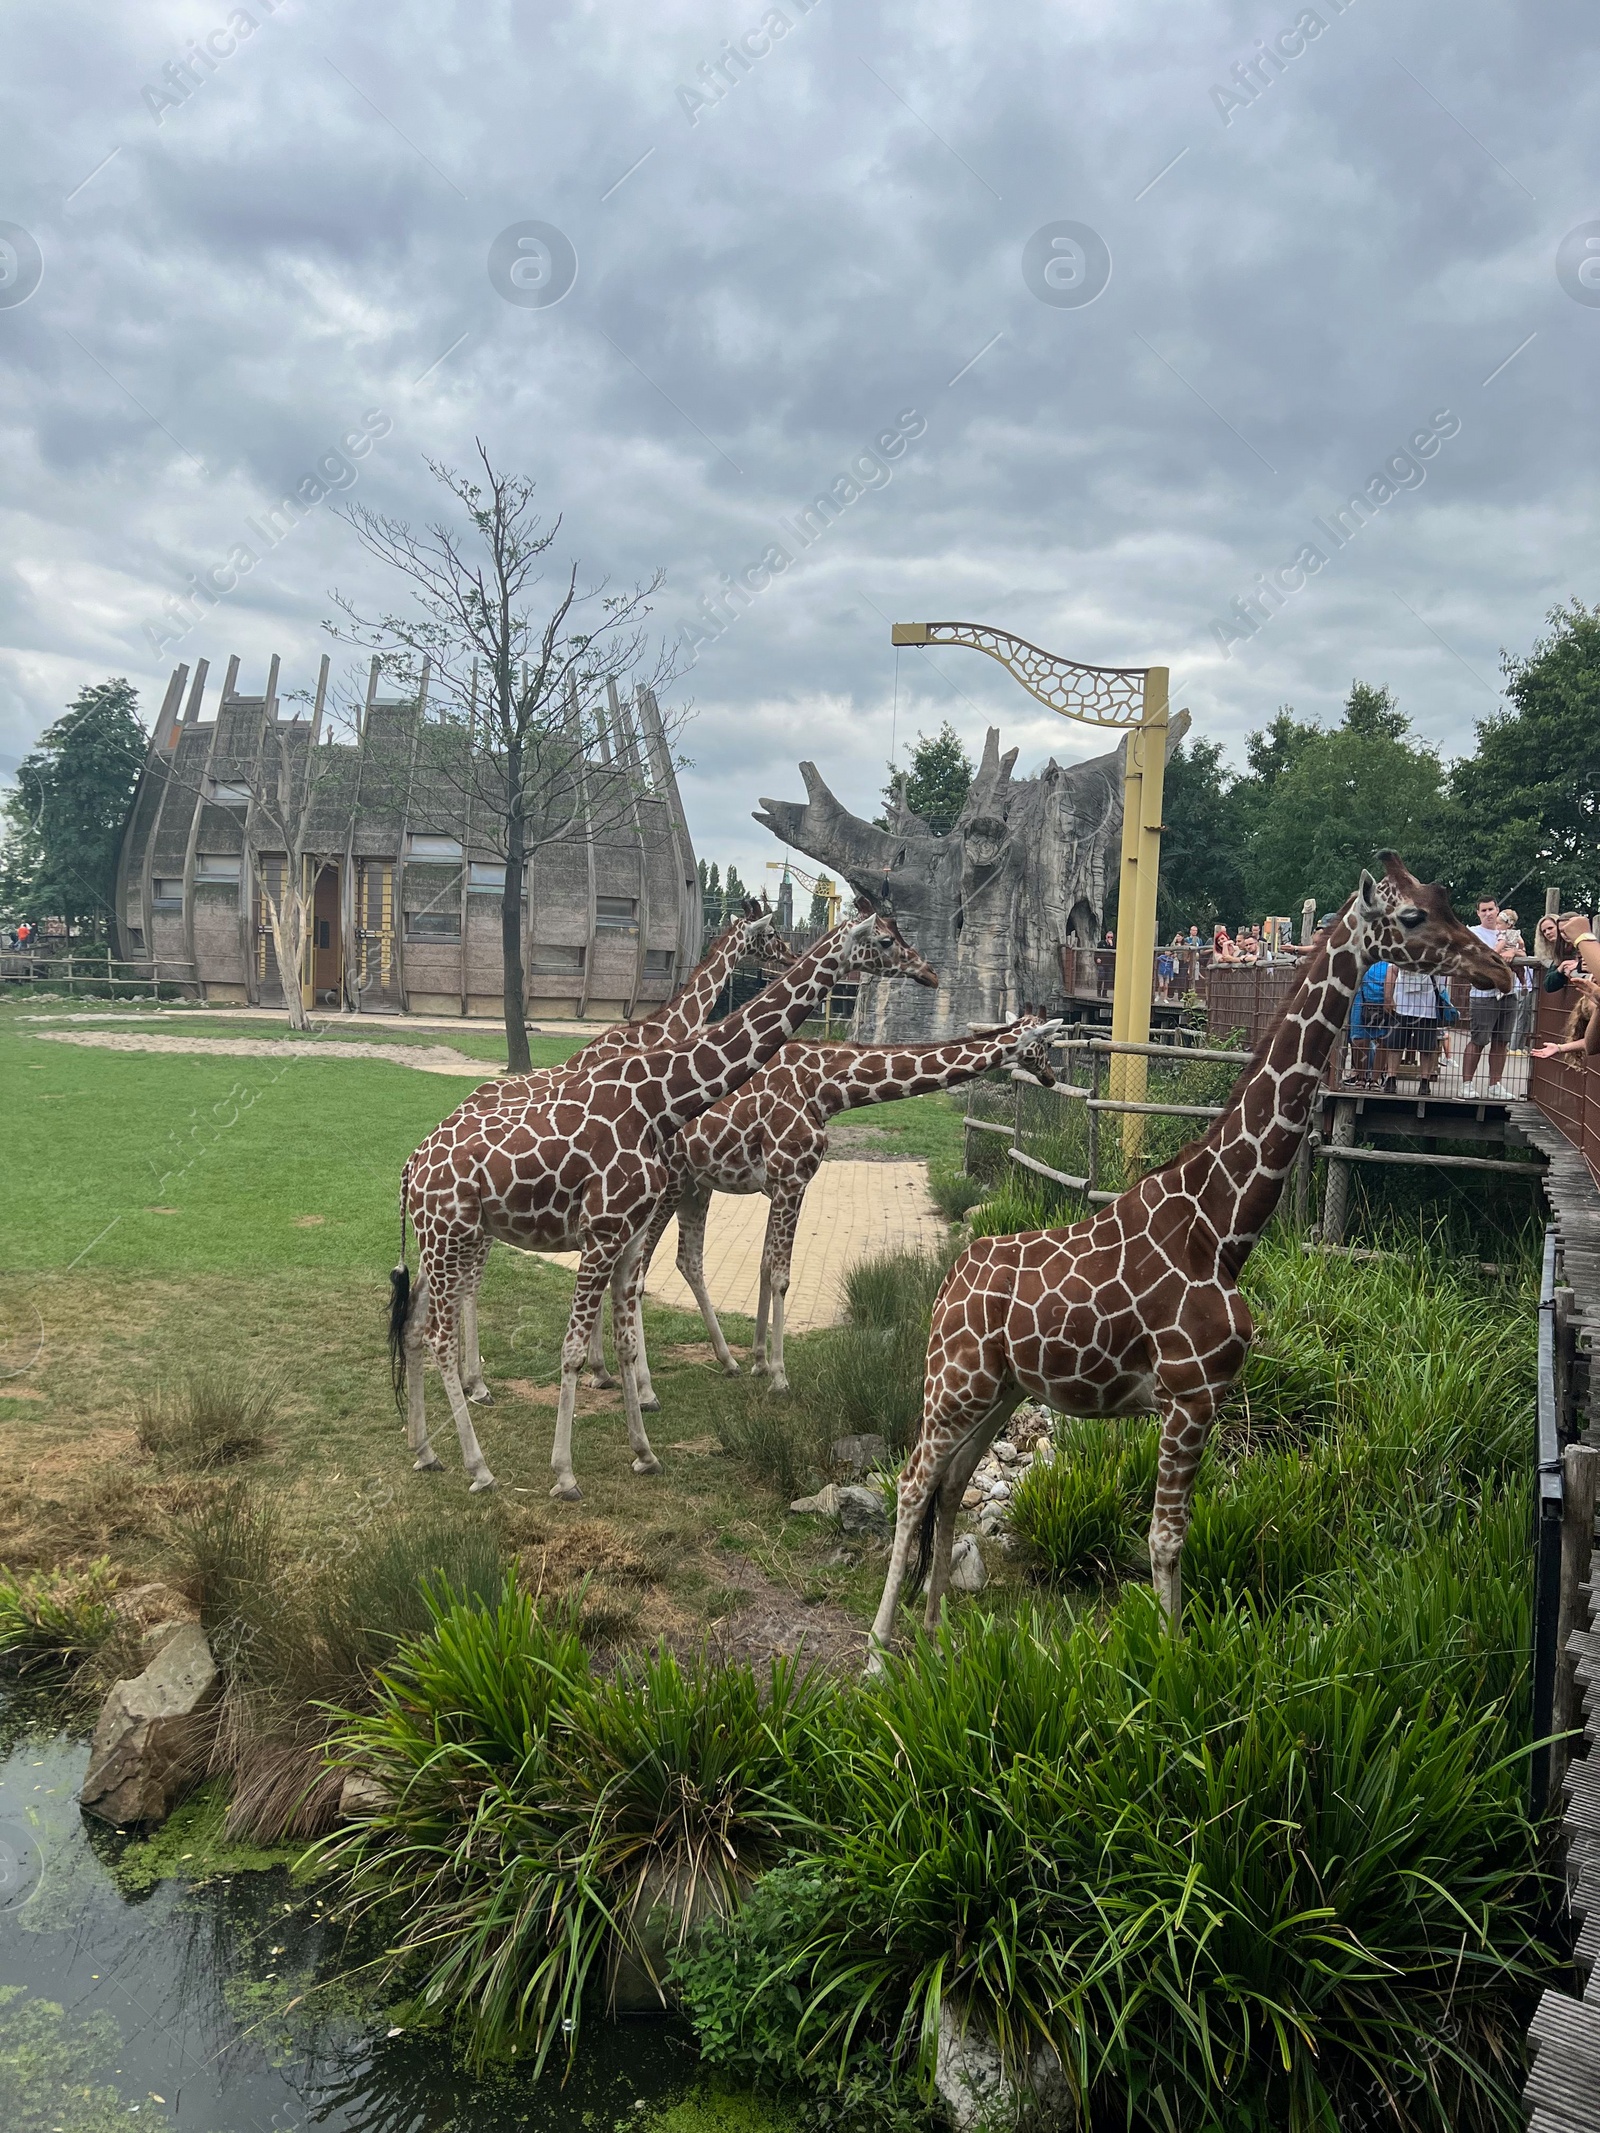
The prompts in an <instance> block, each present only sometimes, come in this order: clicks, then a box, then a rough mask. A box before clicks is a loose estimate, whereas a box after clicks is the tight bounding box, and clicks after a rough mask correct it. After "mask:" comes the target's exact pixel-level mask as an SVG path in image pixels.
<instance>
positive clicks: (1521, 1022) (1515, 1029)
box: [1495, 904, 1534, 1052]
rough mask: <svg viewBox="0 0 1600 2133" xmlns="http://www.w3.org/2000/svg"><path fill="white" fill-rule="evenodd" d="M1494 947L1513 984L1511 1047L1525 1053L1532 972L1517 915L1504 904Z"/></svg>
mask: <svg viewBox="0 0 1600 2133" xmlns="http://www.w3.org/2000/svg"><path fill="white" fill-rule="evenodd" d="M1495 946H1496V947H1497V948H1498V949H1499V951H1500V953H1501V954H1502V955H1503V956H1504V957H1505V959H1506V961H1507V962H1508V963H1509V964H1510V965H1511V974H1512V978H1513V980H1514V982H1515V986H1516V990H1515V991H1514V992H1513V993H1512V996H1511V997H1512V1000H1513V1002H1514V1003H1515V1006H1516V1017H1515V1019H1514V1021H1513V1023H1512V1026H1511V1049H1512V1050H1513V1051H1514V1052H1525V1051H1526V1050H1527V1049H1528V1038H1529V1036H1530V1034H1531V1033H1532V1029H1533V999H1534V973H1533V966H1532V964H1531V963H1530V962H1529V961H1528V944H1527V942H1526V941H1525V940H1524V939H1523V938H1522V930H1521V928H1520V926H1519V925H1518V923H1517V914H1516V912H1515V911H1513V910H1511V909H1509V908H1508V907H1507V906H1506V905H1504V904H1502V905H1501V907H1500V937H1499V939H1498V940H1497V941H1496V942H1495Z"/></svg>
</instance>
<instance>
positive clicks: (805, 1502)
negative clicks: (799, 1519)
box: [789, 1481, 840, 1518]
mask: <svg viewBox="0 0 1600 2133" xmlns="http://www.w3.org/2000/svg"><path fill="white" fill-rule="evenodd" d="M839 1496H840V1490H839V1488H838V1486H837V1484H836V1483H834V1482H831V1481H830V1482H827V1483H826V1484H825V1485H824V1486H823V1487H822V1488H820V1489H818V1491H817V1493H816V1495H815V1496H797V1497H796V1498H795V1500H794V1502H793V1503H792V1504H790V1506H789V1509H790V1510H791V1511H811V1512H815V1513H816V1514H817V1516H818V1517H821V1518H837V1517H838V1515H839Z"/></svg>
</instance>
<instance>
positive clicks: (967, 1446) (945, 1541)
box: [922, 1390, 1022, 1631]
mask: <svg viewBox="0 0 1600 2133" xmlns="http://www.w3.org/2000/svg"><path fill="white" fill-rule="evenodd" d="M1021 1398H1022V1394H1021V1392H1020V1391H1017V1390H1013V1391H1011V1392H1010V1393H1009V1394H1008V1396H1007V1397H1006V1398H1005V1399H1004V1400H1001V1401H999V1402H998V1403H997V1404H996V1405H995V1406H994V1407H991V1408H990V1410H989V1412H988V1414H987V1415H985V1417H984V1418H983V1421H982V1423H981V1424H980V1425H979V1426H978V1428H976V1429H975V1430H973V1431H972V1433H971V1435H970V1436H967V1437H963V1438H962V1440H961V1442H960V1444H959V1445H958V1446H957V1447H956V1449H955V1451H954V1452H953V1453H952V1454H951V1456H950V1464H949V1465H948V1466H947V1467H946V1468H945V1472H944V1479H943V1480H942V1481H941V1482H940V1484H939V1508H938V1511H937V1513H936V1514H935V1517H934V1525H933V1552H932V1555H931V1557H930V1559H929V1563H928V1595H927V1605H926V1606H925V1607H924V1609H923V1614H922V1626H923V1628H924V1629H926V1630H929V1631H933V1630H936V1629H937V1628H938V1627H939V1617H940V1614H941V1613H942V1612H943V1608H944V1596H945V1594H946V1593H947V1592H948V1591H949V1589H950V1557H951V1555H952V1553H953V1552H954V1549H955V1539H956V1515H957V1513H958V1512H959V1511H960V1509H961V1499H962V1497H963V1496H964V1495H965V1494H966V1489H967V1483H968V1482H969V1481H970V1480H971V1479H972V1477H973V1475H974V1473H975V1472H976V1471H977V1466H978V1461H979V1460H980V1459H981V1458H982V1457H983V1455H984V1453H985V1452H986V1451H987V1450H988V1449H989V1447H990V1445H991V1444H992V1443H993V1442H994V1440H995V1438H996V1437H997V1436H999V1434H1000V1431H1001V1430H1002V1428H1003V1427H1004V1426H1005V1422H1006V1418H1007V1416H1008V1415H1009V1414H1010V1413H1011V1411H1012V1409H1013V1408H1014V1407H1016V1405H1017V1404H1018V1402H1019V1401H1020V1400H1021Z"/></svg>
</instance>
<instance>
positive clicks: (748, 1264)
mask: <svg viewBox="0 0 1600 2133" xmlns="http://www.w3.org/2000/svg"><path fill="white" fill-rule="evenodd" d="M766 1227H767V1201H766V1197H765V1195H764V1194H762V1193H758V1192H756V1193H740V1194H734V1193H723V1192H719V1193H718V1194H717V1195H716V1197H715V1199H714V1200H713V1201H712V1203H711V1214H710V1218H709V1220H708V1221H707V1224H706V1286H707V1287H708V1288H709V1289H710V1291H711V1301H712V1302H713V1303H714V1304H715V1305H716V1307H717V1310H718V1312H719V1313H721V1312H723V1311H737V1312H742V1313H743V1315H744V1316H745V1317H746V1318H754V1316H755V1311H756V1297H757V1293H758V1291H759V1289H760V1286H761V1240H762V1238H763V1236H764V1235H765V1233H766ZM948 1235H949V1231H948V1230H947V1228H946V1226H945V1224H944V1222H943V1221H942V1220H941V1218H940V1216H939V1213H938V1211H937V1209H936V1208H935V1207H934V1205H933V1202H932V1201H931V1200H930V1199H929V1198H928V1170H927V1165H926V1164H925V1163H922V1162H915V1161H914V1162H902V1163H852V1162H848V1161H847V1162H840V1163H824V1164H823V1166H822V1168H821V1170H820V1171H818V1173H817V1176H816V1179H815V1181H814V1182H813V1184H812V1187H811V1190H810V1191H809V1192H808V1193H807V1194H806V1204H805V1207H804V1209H803V1210H802V1212H801V1215H800V1227H799V1230H798V1232H797V1234H796V1237H795V1242H794V1263H793V1266H792V1268H791V1270H790V1274H789V1295H788V1300H787V1303H786V1305H785V1309H784V1324H785V1326H786V1327H787V1329H788V1330H789V1331H790V1332H791V1333H809V1332H810V1331H811V1330H812V1329H813V1328H814V1327H817V1326H832V1325H837V1323H838V1321H839V1319H840V1317H841V1316H842V1313H843V1302H842V1293H843V1278H844V1274H845V1270H846V1269H847V1268H848V1267H852V1266H854V1265H855V1263H856V1261H857V1260H858V1259H866V1258H868V1257H870V1256H871V1255H872V1254H874V1253H877V1252H926V1251H934V1250H937V1249H938V1247H939V1246H941V1245H942V1244H943V1243H944V1242H945V1239H946V1237H947V1236H948ZM677 1253H678V1225H677V1223H676V1222H674V1223H673V1224H672V1225H671V1227H670V1228H669V1229H668V1231H667V1234H666V1235H665V1236H664V1237H663V1238H662V1240H661V1246H660V1249H659V1250H658V1251H657V1253H656V1256H655V1258H654V1260H653V1261H652V1262H651V1271H650V1278H649V1280H648V1282H647V1283H646V1284H645V1287H646V1293H647V1294H648V1295H649V1296H651V1297H652V1298H653V1299H654V1300H655V1301H656V1302H657V1303H664V1304H671V1305H674V1306H675V1307H676V1308H677V1309H678V1310H680V1311H693V1310H694V1309H695V1301H694V1298H693V1296H692V1295H691V1294H690V1293H689V1288H688V1284H687V1283H686V1282H685V1281H684V1280H683V1279H682V1278H681V1276H680V1275H679V1273H678V1268H677ZM539 1256H540V1257H541V1258H546V1259H549V1260H550V1261H551V1262H552V1263H553V1264H554V1265H556V1266H565V1267H572V1268H574V1269H575V1268H576V1267H577V1264H578V1255H577V1253H576V1252H544V1253H541V1254H540V1255H539Z"/></svg>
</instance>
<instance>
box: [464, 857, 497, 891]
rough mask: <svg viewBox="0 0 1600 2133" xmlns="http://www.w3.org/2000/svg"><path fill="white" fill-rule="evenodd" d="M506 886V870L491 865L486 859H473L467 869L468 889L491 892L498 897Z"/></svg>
mask: <svg viewBox="0 0 1600 2133" xmlns="http://www.w3.org/2000/svg"><path fill="white" fill-rule="evenodd" d="M505 885H506V870H505V868H504V867H503V866H500V865H499V864H498V863H496V864H493V865H491V863H490V862H489V861H488V860H487V859H474V860H473V861H472V862H471V864H470V865H469V866H468V868H467V887H468V888H469V889H482V890H493V892H494V893H495V895H496V896H498V895H500V894H501V893H502V892H503V891H504V889H505Z"/></svg>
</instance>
